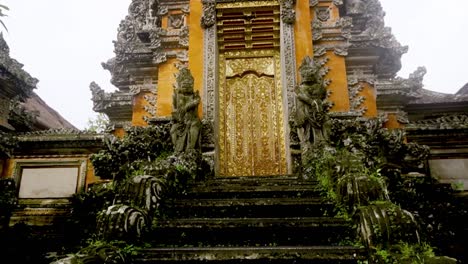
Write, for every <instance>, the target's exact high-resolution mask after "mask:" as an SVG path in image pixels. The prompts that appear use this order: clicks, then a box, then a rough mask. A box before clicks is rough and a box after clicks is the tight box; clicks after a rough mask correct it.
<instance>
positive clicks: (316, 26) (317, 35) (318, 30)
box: [312, 19, 323, 41]
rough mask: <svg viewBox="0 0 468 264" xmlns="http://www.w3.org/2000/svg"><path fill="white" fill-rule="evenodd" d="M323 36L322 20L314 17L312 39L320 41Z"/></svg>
mask: <svg viewBox="0 0 468 264" xmlns="http://www.w3.org/2000/svg"><path fill="white" fill-rule="evenodd" d="M322 37H323V34H322V22H320V21H319V20H318V19H314V21H312V40H313V41H318V40H320V39H321V38H322Z"/></svg>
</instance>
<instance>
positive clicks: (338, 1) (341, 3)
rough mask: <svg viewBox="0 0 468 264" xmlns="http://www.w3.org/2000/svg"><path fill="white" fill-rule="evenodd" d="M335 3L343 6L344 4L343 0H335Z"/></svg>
mask: <svg viewBox="0 0 468 264" xmlns="http://www.w3.org/2000/svg"><path fill="white" fill-rule="evenodd" d="M333 4H334V5H336V6H341V5H343V0H333Z"/></svg>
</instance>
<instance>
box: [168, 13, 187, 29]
mask: <svg viewBox="0 0 468 264" xmlns="http://www.w3.org/2000/svg"><path fill="white" fill-rule="evenodd" d="M168 20H169V27H171V28H174V29H179V28H181V27H182V26H184V24H185V16H184V15H181V14H177V15H170V16H169V18H168Z"/></svg>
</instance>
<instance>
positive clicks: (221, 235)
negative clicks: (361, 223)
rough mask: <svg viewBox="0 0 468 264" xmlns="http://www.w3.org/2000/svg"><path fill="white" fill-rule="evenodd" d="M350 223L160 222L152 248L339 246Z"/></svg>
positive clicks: (323, 220)
mask: <svg viewBox="0 0 468 264" xmlns="http://www.w3.org/2000/svg"><path fill="white" fill-rule="evenodd" d="M351 231H352V230H351V229H350V225H349V223H348V222H347V221H345V220H343V219H338V218H332V217H309V218H302V217H297V218H188V219H174V220H168V221H160V222H158V227H157V228H155V230H154V231H153V232H152V234H151V237H154V238H162V239H155V240H154V241H153V243H152V244H166V245H167V244H170V245H176V244H180V245H192V246H196V245H209V246H217V245H231V246H232V245H236V246H241V245H243V246H245V245H247V246H255V245H263V246H266V245H289V246H290V245H315V246H317V245H338V244H339V243H340V241H342V240H345V239H347V238H349V237H350V236H351Z"/></svg>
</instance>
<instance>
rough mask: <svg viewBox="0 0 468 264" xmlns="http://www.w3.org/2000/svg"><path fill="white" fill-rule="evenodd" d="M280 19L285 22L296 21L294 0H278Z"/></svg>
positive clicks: (291, 22)
mask: <svg viewBox="0 0 468 264" xmlns="http://www.w3.org/2000/svg"><path fill="white" fill-rule="evenodd" d="M280 3H281V20H282V21H283V22H284V23H286V24H293V23H294V22H295V21H296V10H295V8H294V6H295V5H296V0H280Z"/></svg>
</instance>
